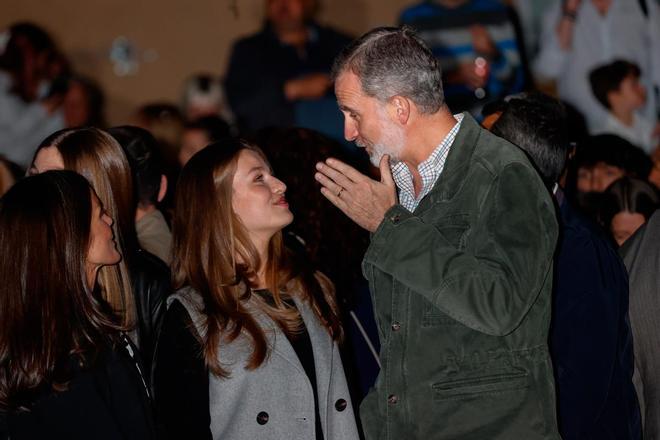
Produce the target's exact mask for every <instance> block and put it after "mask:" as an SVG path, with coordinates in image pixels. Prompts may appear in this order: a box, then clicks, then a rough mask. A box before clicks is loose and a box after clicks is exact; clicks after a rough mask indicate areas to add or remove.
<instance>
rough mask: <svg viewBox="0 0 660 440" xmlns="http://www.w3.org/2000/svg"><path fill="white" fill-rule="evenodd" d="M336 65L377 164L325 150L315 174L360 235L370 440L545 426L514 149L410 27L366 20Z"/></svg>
mask: <svg viewBox="0 0 660 440" xmlns="http://www.w3.org/2000/svg"><path fill="white" fill-rule="evenodd" d="M333 74H334V78H335V94H336V95H337V100H338V102H339V108H340V109H341V111H342V112H343V114H344V118H345V125H344V135H345V137H346V139H347V140H349V141H355V142H356V143H357V144H358V145H359V146H362V147H365V148H366V150H367V152H368V153H369V155H370V158H371V161H372V163H374V164H376V165H379V166H380V172H381V180H380V181H375V180H372V179H370V178H368V177H366V176H364V175H362V174H360V173H359V172H357V171H356V170H355V169H353V168H351V167H349V166H347V165H346V164H344V163H342V162H339V161H337V160H335V159H329V160H327V161H326V162H324V163H319V164H318V165H317V169H318V171H319V172H318V173H317V174H316V178H317V180H318V181H319V182H320V183H321V184H322V186H323V188H322V189H321V192H322V193H323V194H324V195H325V196H326V197H327V198H328V199H329V200H330V201H331V202H332V203H333V204H335V205H336V206H337V207H339V208H340V209H341V210H342V211H343V212H344V213H346V214H347V215H348V216H349V217H350V218H352V219H353V220H354V221H355V222H356V223H358V224H359V225H361V226H362V227H364V228H365V229H367V230H369V231H371V232H372V233H373V235H372V239H371V244H370V246H369V249H368V250H367V253H366V255H365V257H364V261H363V272H364V274H365V275H366V277H367V279H368V280H369V284H370V290H371V292H372V299H373V303H374V309H375V314H376V318H377V322H378V327H379V334H380V338H381V351H380V357H381V363H382V369H381V372H380V375H379V377H378V380H377V382H376V386H375V389H373V390H372V391H371V392H370V394H369V395H368V396H367V397H366V398H365V400H364V401H363V403H362V405H361V408H360V414H361V418H362V422H363V426H364V429H365V433H366V435H367V438H369V439H385V438H388V439H389V438H401V439H404V438H405V439H445V438H447V439H449V438H451V439H468V438H469V439H474V438H483V439H493V440H494V439H526V440H530V439H558V438H559V436H558V433H557V427H556V421H555V398H554V381H553V377H552V365H551V361H550V356H549V353H548V347H547V336H548V326H549V322H550V305H551V304H550V301H551V296H550V295H551V288H552V286H551V284H552V254H553V251H554V248H555V244H556V240H557V223H556V220H555V216H554V207H553V205H552V200H551V198H550V196H549V194H548V192H547V190H546V189H545V186H544V185H543V182H542V181H541V179H540V178H539V176H538V174H537V173H536V171H535V170H534V168H533V166H532V165H531V164H530V163H529V160H528V159H527V158H526V157H525V155H524V153H523V152H522V151H521V150H520V149H518V148H516V147H515V146H513V145H512V144H510V143H508V142H506V141H504V140H503V139H500V138H497V137H495V136H493V135H492V134H491V133H489V132H488V131H486V130H484V129H482V128H481V127H479V125H478V124H477V123H476V122H475V121H474V119H473V118H472V117H471V116H470V115H468V114H466V113H464V114H459V115H452V113H451V112H450V111H449V109H448V108H447V107H446V105H445V104H444V96H443V92H442V81H441V79H440V69H439V67H438V62H437V60H436V58H435V57H434V56H433V54H432V53H431V51H430V50H429V49H428V48H427V47H426V46H425V45H424V43H423V42H422V40H420V39H419V37H417V36H416V35H415V34H414V33H413V32H412V31H411V30H410V29H407V28H403V29H398V28H379V29H375V30H373V31H371V32H369V33H367V34H366V35H364V36H362V37H361V38H360V39H358V40H356V41H355V42H354V43H353V44H352V45H351V46H349V47H348V48H347V49H346V50H345V51H344V53H343V54H342V55H340V57H339V58H338V60H337V62H336V64H335V69H334V71H333ZM397 190H398V194H397ZM397 195H398V197H397Z"/></svg>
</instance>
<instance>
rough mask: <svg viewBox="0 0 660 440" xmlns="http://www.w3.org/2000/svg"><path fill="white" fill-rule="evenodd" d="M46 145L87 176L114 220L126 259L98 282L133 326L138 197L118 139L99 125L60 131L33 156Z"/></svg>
mask: <svg viewBox="0 0 660 440" xmlns="http://www.w3.org/2000/svg"><path fill="white" fill-rule="evenodd" d="M47 147H54V148H56V149H57V151H58V152H59V153H60V155H61V156H62V160H63V162H64V168H65V169H68V170H72V171H76V172H77V173H80V174H81V175H83V176H84V177H85V178H87V180H88V181H89V183H90V184H91V185H92V188H94V191H96V194H97V195H98V197H99V199H100V200H101V202H102V203H103V206H104V207H105V209H106V211H107V212H108V214H110V217H112V218H113V219H114V223H113V225H112V229H113V232H114V234H115V240H117V244H118V245H119V246H120V250H121V254H122V257H123V258H122V261H120V262H119V264H118V265H115V266H105V267H102V268H101V270H100V271H99V285H100V286H101V287H102V290H103V295H104V297H105V299H106V300H107V301H108V302H109V303H110V304H111V305H112V307H113V309H114V310H115V312H117V313H119V314H120V316H122V322H123V325H124V326H125V327H126V328H131V327H132V326H133V325H134V324H135V320H136V311H135V299H134V297H133V291H132V289H131V279H130V272H129V269H128V268H129V267H130V263H131V261H130V260H131V255H132V252H133V251H134V250H135V249H136V248H137V238H136V233H135V223H134V222H135V197H134V193H133V181H132V175H131V168H130V165H129V163H128V159H127V158H126V155H125V154H124V151H123V150H122V148H121V146H120V145H119V144H118V143H117V141H116V140H115V139H114V138H113V137H112V136H110V135H109V134H108V133H106V132H105V131H103V130H100V129H98V128H77V129H64V130H60V131H57V132H55V133H53V134H52V135H50V136H49V137H47V138H46V139H45V140H44V141H43V142H42V143H41V145H39V147H38V148H37V151H36V152H35V155H34V157H35V158H36V157H37V154H39V151H41V149H43V148H47ZM33 163H34V160H33Z"/></svg>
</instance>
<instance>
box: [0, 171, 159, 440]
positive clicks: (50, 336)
mask: <svg viewBox="0 0 660 440" xmlns="http://www.w3.org/2000/svg"><path fill="white" fill-rule="evenodd" d="M112 223H113V219H112V217H110V216H109V215H108V213H107V212H106V210H105V208H104V205H103V204H102V202H101V201H100V199H99V198H98V197H97V195H96V194H95V192H94V190H93V189H92V188H91V187H90V185H89V183H88V182H87V181H86V180H85V178H84V177H82V176H80V175H78V174H76V173H74V172H71V171H49V172H46V173H43V174H40V175H37V176H31V177H28V178H26V179H24V180H22V181H20V182H18V183H17V184H16V185H15V186H14V187H13V188H12V189H11V190H10V191H9V192H8V193H7V194H6V195H5V196H4V197H3V198H2V201H1V202H0V247H1V248H2V255H5V256H9V255H11V258H3V259H2V262H1V263H0V279H2V283H0V407H1V408H2V409H1V410H0V419H1V421H0V438H11V439H43V438H56V439H64V438H66V439H89V438H94V439H106V440H111V439H120V438H122V439H126V440H128V439H135V440H137V439H140V440H148V439H154V438H156V436H155V430H154V423H153V416H152V412H151V403H150V401H149V391H148V390H147V388H146V385H145V382H146V380H148V377H146V376H145V371H144V370H143V369H142V368H141V365H140V361H139V358H138V356H137V352H136V351H135V348H134V347H133V345H132V344H131V343H130V341H129V338H128V337H127V336H126V334H125V333H124V331H126V330H127V328H126V326H125V325H124V324H123V323H122V321H123V320H122V319H121V317H119V316H117V315H115V314H114V313H113V312H114V311H115V310H113V309H114V307H113V306H112V305H111V304H109V303H108V302H106V300H107V298H106V297H104V296H103V295H102V294H101V292H102V291H103V289H102V288H101V289H99V286H98V283H97V277H98V275H99V271H100V270H103V268H107V267H112V266H114V265H116V264H117V263H118V262H119V260H120V258H121V255H120V254H119V252H118V249H117V248H118V246H117V243H116V241H115V240H114V238H113V231H112V228H111V225H112ZM126 293H127V294H129V295H130V292H126Z"/></svg>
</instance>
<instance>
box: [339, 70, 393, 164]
mask: <svg viewBox="0 0 660 440" xmlns="http://www.w3.org/2000/svg"><path fill="white" fill-rule="evenodd" d="M335 94H336V95H337V102H338V104H339V109H340V110H341V111H342V113H343V114H344V138H346V140H347V141H354V142H355V144H356V145H357V146H358V147H361V148H365V149H366V150H367V154H368V155H369V160H370V161H371V163H372V164H373V165H374V166H378V165H379V164H380V159H381V158H382V157H383V155H385V154H389V155H390V157H391V159H392V160H393V161H395V162H396V161H398V160H400V157H401V152H402V151H403V148H404V146H405V134H404V132H403V129H402V128H401V127H399V126H397V125H396V124H395V123H394V121H392V120H391V118H390V117H389V116H388V114H387V110H386V108H385V106H386V104H383V103H381V102H380V101H378V100H377V99H375V98H372V97H371V96H367V95H365V94H364V93H363V92H362V86H361V84H360V80H359V78H358V77H357V75H355V74H354V73H352V72H345V73H343V74H341V75H340V76H339V77H338V78H337V81H336V82H335Z"/></svg>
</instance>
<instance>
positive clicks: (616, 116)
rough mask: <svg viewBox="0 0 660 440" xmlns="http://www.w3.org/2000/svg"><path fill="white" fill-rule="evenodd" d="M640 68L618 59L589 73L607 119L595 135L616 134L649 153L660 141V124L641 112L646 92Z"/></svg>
mask: <svg viewBox="0 0 660 440" xmlns="http://www.w3.org/2000/svg"><path fill="white" fill-rule="evenodd" d="M640 75H641V72H640V70H639V67H638V66H637V65H636V64H634V63H630V62H628V61H624V60H617V61H613V62H612V63H610V64H605V65H603V66H600V67H597V68H596V69H594V70H592V71H591V73H590V74H589V81H590V83H591V90H592V91H593V94H594V96H595V97H596V99H597V100H598V102H600V103H601V104H602V105H603V107H605V109H607V116H606V117H605V121H604V122H603V125H602V126H600V127H598V128H596V130H594V132H595V133H596V134H602V133H610V134H615V135H617V136H620V137H622V138H624V139H625V140H627V141H629V142H630V143H632V144H634V145H636V146H638V147H640V148H642V149H643V150H644V151H645V152H646V153H648V154H650V153H653V151H654V150H655V149H656V147H657V146H658V143H659V142H660V122H658V120H657V118H655V119H652V120H648V119H646V118H645V117H644V116H643V115H641V114H640V113H639V111H640V110H642V109H643V108H644V105H645V103H646V89H645V88H644V86H642V85H641V84H640V82H639V78H640Z"/></svg>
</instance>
